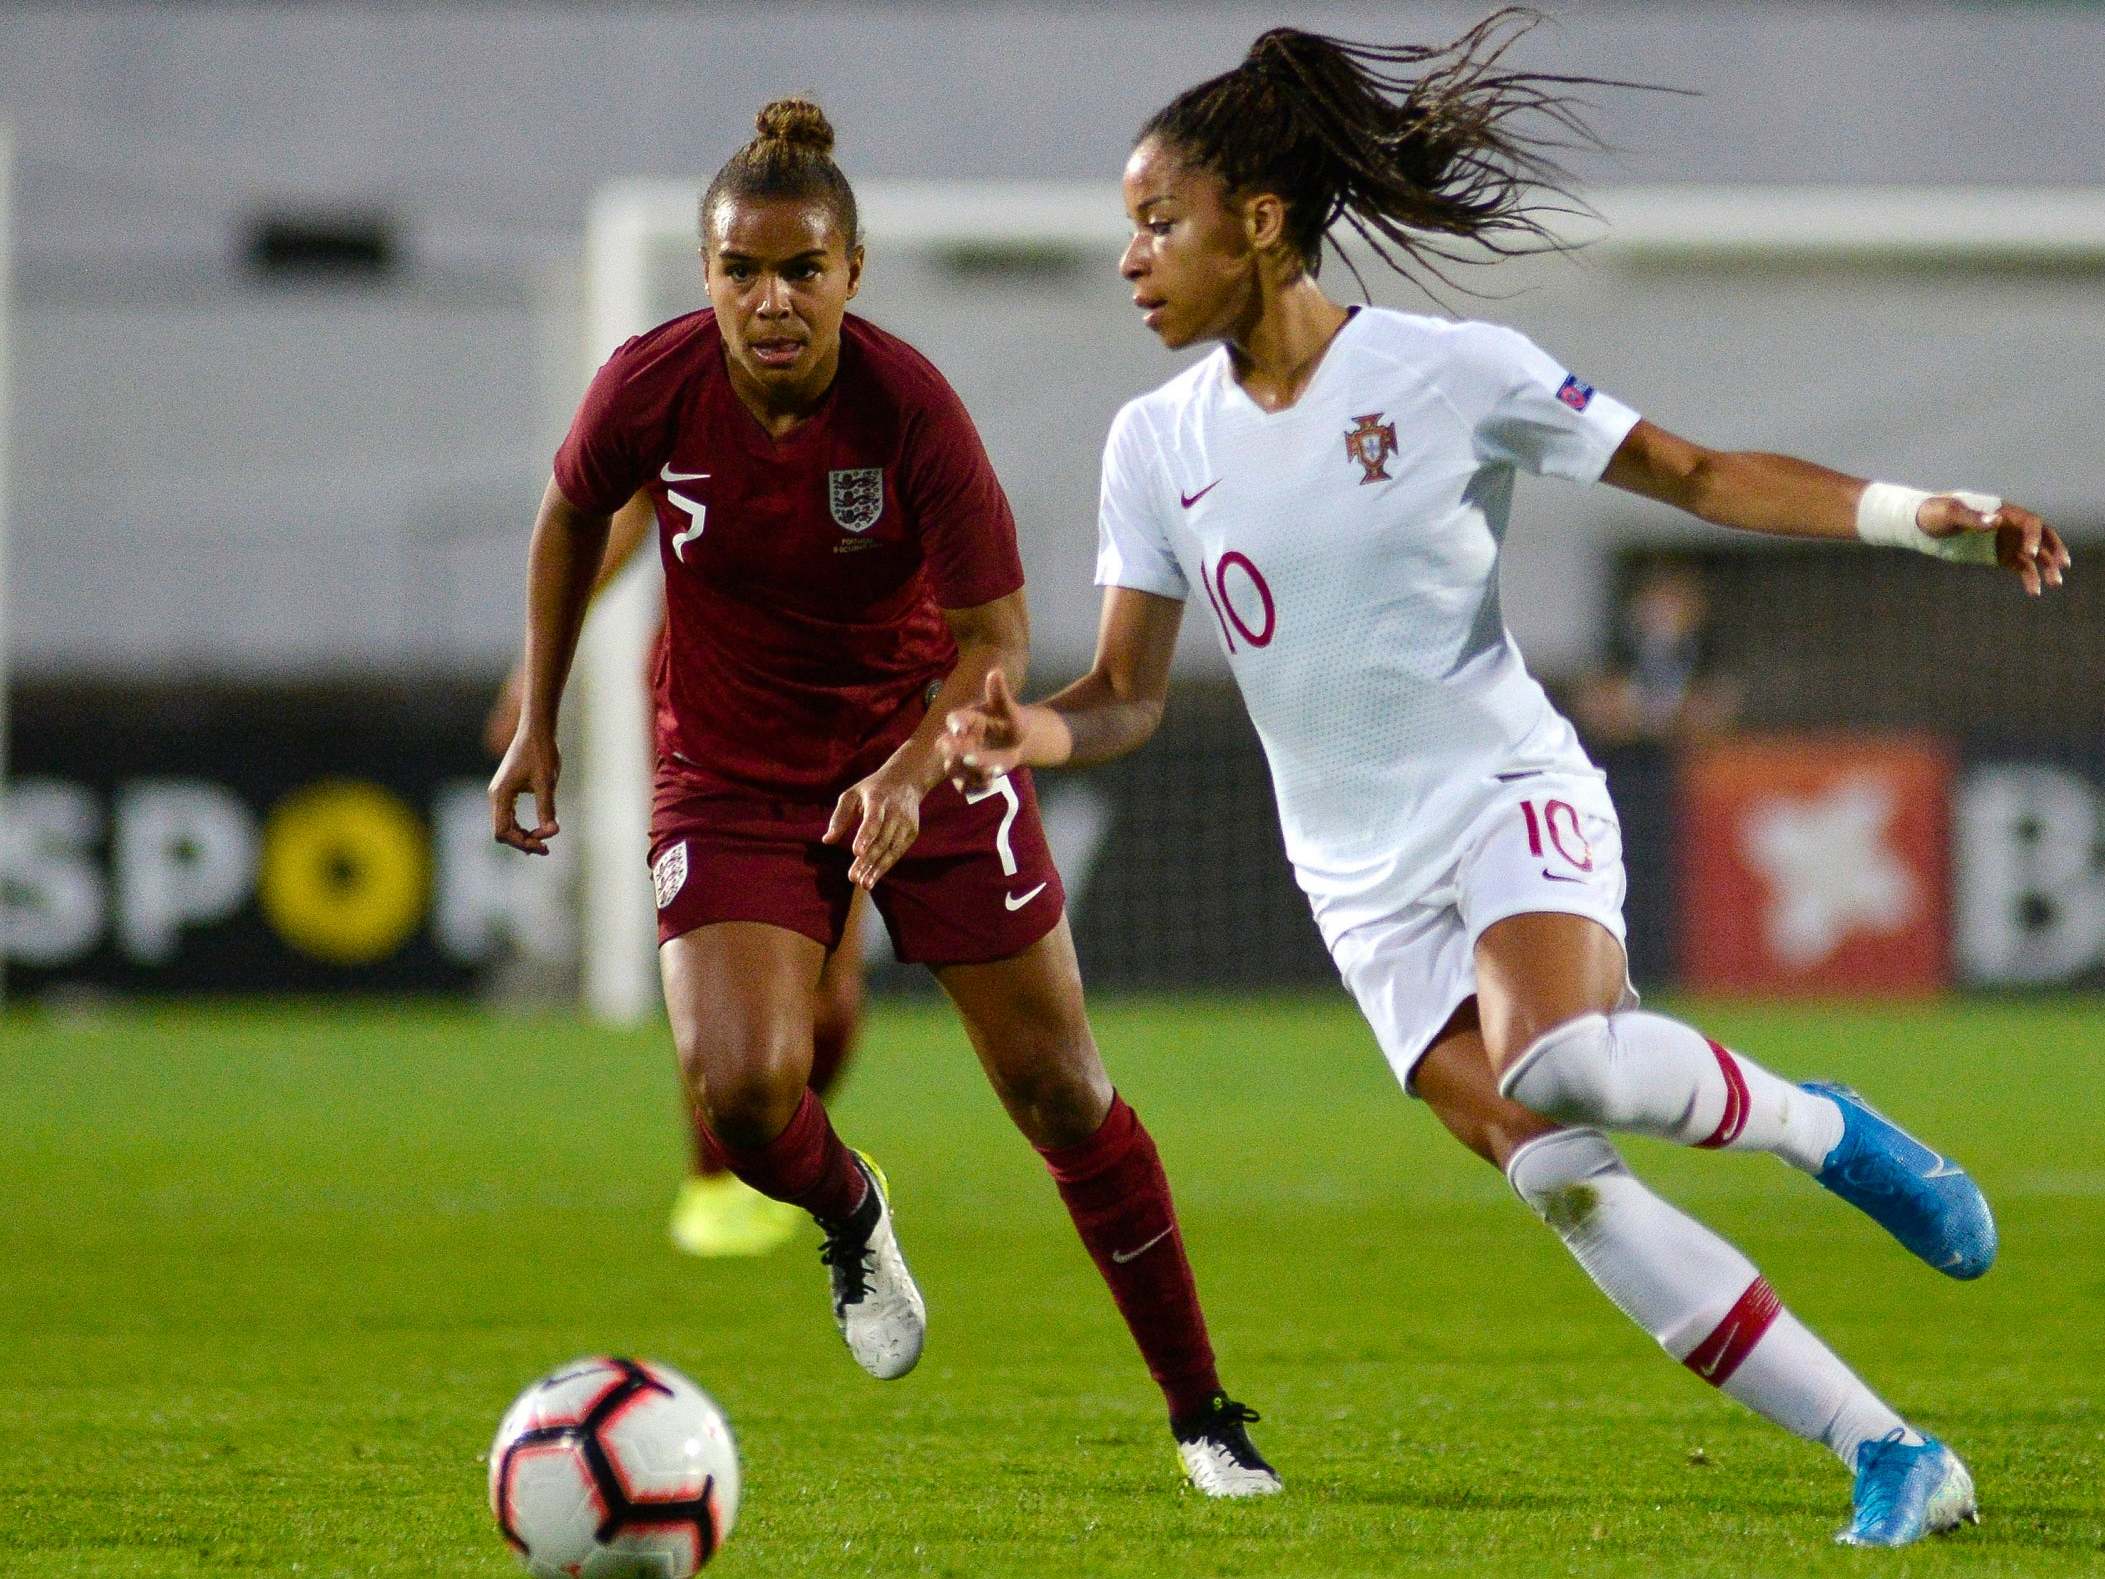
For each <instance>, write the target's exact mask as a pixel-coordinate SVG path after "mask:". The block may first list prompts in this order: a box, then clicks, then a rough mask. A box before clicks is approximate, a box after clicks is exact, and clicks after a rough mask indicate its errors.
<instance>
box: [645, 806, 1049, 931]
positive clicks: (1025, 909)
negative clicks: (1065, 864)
mask: <svg viewBox="0 0 2105 1579" xmlns="http://www.w3.org/2000/svg"><path fill="white" fill-rule="evenodd" d="M833 805H834V803H833V802H832V801H827V802H825V803H824V804H822V805H821V804H813V803H811V802H805V801H781V800H771V799H768V798H767V797H765V796H762V795H759V794H756V793H752V792H745V791H731V790H726V789H724V788H721V787H717V786H708V787H704V786H701V785H698V784H697V783H695V781H693V780H692V779H689V778H687V777H686V776H684V775H682V774H680V773H678V772H677V771H675V772H673V773H667V772H665V771H664V770H663V769H660V771H659V773H658V781H657V786H656V797H655V801H654V804H653V806H652V810H651V848H650V865H651V881H652V885H653V887H654V888H655V890H656V893H657V900H658V941H659V942H660V943H665V942H668V941H670V940H671V939H673V938H676V937H678V936H679V935H680V934H681V933H683V932H692V931H693V930H694V929H695V928H696V927H706V926H711V925H713V924H715V923H717V922H720V921H764V922H767V923H769V924H770V925H773V926H778V927H787V928H788V929H789V930H790V931H792V932H801V933H803V934H804V936H806V937H808V938H811V939H813V940H814V941H816V942H818V943H821V944H823V945H824V946H825V947H826V948H828V949H832V948H835V947H836V946H838V945H839V943H840V940H841V928H842V926H843V925H844V924H845V922H846V920H847V915H848V901H849V899H850V897H851V895H852V885H851V884H850V883H849V881H848V861H849V854H848V849H847V846H846V845H833V844H823V843H821V842H820V838H821V836H822V835H823V834H824V833H825V832H826V824H827V823H828V822H829V821H831V820H832V817H833ZM870 897H871V899H872V900H873V901H874V902H875V903H876V906H877V910H878V913H879V914H880V915H882V916H883V917H884V924H885V929H886V930H887V931H889V932H890V933H891V935H892V948H893V951H894V952H895V953H896V954H897V955H898V956H899V958H900V959H902V960H906V961H909V962H911V963H914V964H921V965H982V964H986V963H987V962H989V961H991V960H998V959H1007V958H1009V957H1010V956H1011V955H1015V954H1020V953H1022V952H1023V951H1024V950H1025V949H1027V948H1029V947H1030V946H1031V945H1032V944H1033V943H1035V942H1037V941H1038V940H1039V939H1040V938H1042V937H1044V936H1045V934H1046V933H1048V932H1050V931H1051V930H1052V929H1053V926H1054V924H1055V923H1057V922H1058V921H1059V919H1060V916H1061V913H1062V911H1063V910H1064V909H1065V907H1066V903H1067V895H1066V891H1065V890H1064V889H1063V888H1062V887H1061V886H1060V874H1059V873H1058V872H1057V871H1055V870H1054V869H1053V863H1052V853H1051V852H1050V851H1049V850H1047V849H1046V847H1045V830H1044V829H1043V828H1042V827H1041V826H1040V825H1039V823H1038V799H1037V796H1036V795H1035V794H1034V793H1033V792H1032V790H1031V778H1030V774H1029V773H1027V772H1020V771H1019V772H1016V773H1012V774H1010V775H1009V776H1008V777H1007V778H1006V779H1003V780H999V781H997V782H996V783H995V784H994V785H992V786H990V787H989V788H987V789H986V790H983V791H981V792H979V793H978V794H976V795H974V796H973V797H971V799H969V800H968V799H967V798H966V797H965V796H963V795H961V794H959V793H958V791H957V789H956V788H955V787H953V786H952V785H951V783H950V782H949V781H948V780H947V779H946V780H944V781H943V782H942V783H940V784H938V785H937V786H936V787H935V788H934V789H932V790H930V791H929V792H928V798H927V799H925V800H924V801H922V802H921V836H920V837H919V838H918V839H916V840H915V841H914V842H913V844H912V846H911V847H910V848H909V849H908V850H907V852H906V854H905V855H904V856H902V857H901V858H900V859H899V862H898V863H897V864H896V865H895V866H893V868H892V869H891V870H890V871H889V872H886V873H885V874H884V876H883V877H881V878H879V879H878V881H877V887H876V888H875V890H873V891H872V893H871V895H870Z"/></svg>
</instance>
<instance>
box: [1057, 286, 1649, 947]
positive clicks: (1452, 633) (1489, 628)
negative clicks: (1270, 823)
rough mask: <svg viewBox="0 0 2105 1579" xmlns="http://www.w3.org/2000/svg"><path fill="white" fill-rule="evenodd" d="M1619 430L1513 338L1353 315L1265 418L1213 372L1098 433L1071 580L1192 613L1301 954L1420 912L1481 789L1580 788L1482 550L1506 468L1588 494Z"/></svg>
mask: <svg viewBox="0 0 2105 1579" xmlns="http://www.w3.org/2000/svg"><path fill="white" fill-rule="evenodd" d="M1636 421H1637V413H1636V412H1634V411H1632V410H1631V409H1630V408H1629V407H1627V406H1625V405H1622V404H1621V403H1620V402H1618V401H1615V400H1612V399H1610V398H1609V397H1608V396H1606V395H1603V394H1598V393H1596V392H1595V391H1594V390H1592V389H1590V388H1589V387H1588V386H1586V385H1585V384H1583V383H1581V382H1579V380H1578V379H1577V378H1576V377H1574V376H1572V375H1571V374H1570V373H1568V372H1567V371H1566V370H1565V369H1564V368H1563V367H1562V366H1560V365H1559V364H1558V363H1556V362H1555V361H1553V360H1552V359H1551V358H1550V357H1549V356H1547V355H1545V354H1544V353H1543V352H1542V351H1541V350H1540V349H1538V348H1537V347H1536V346H1535V345H1534V344H1533V343H1532V342H1531V341H1529V340H1528V339H1527V337H1526V336H1524V335H1522V334H1519V333H1517V332H1515V331H1514V330H1511V329H1505V328H1501V327H1498V326H1497V325H1494V324H1485V323H1450V322H1447V321H1445V320H1442V319H1435V318H1427V317H1419V316H1415V315H1412V314H1406V313H1397V312H1389V311H1384V310H1381V309H1378V308H1361V309H1359V311H1358V312H1357V313H1356V314H1355V316H1354V317H1353V318H1352V320H1351V321H1350V322H1348V323H1347V324H1346V325H1345V326H1344V327H1343V328H1342V329H1340V330H1339V331H1338V334H1337V337H1336V339H1335V340H1333V341H1332V342H1331V345H1330V347H1329V349H1328V350H1327V351H1326V352H1325V353H1324V356H1323V360H1322V362H1321V363H1320V364H1319V365H1318V366H1317V368H1316V371H1315V374H1314V376H1313V377H1312V378H1311V379H1310V381H1309V384H1308V387H1307V389H1306V390H1304V391H1303V392H1302V395H1301V398H1300V399H1299V400H1297V401H1296V402H1295V403H1294V404H1293V405H1292V406H1291V407H1289V408H1288V409H1286V410H1284V411H1279V412H1267V411H1265V410H1263V409H1262V408H1261V407H1259V406H1258V405H1257V404H1256V402H1254V401H1253V400H1251V399H1250V397H1249V395H1248V394H1247V393H1245V392H1244V390H1243V389H1242V387H1241V386H1240V385H1239V384H1237V383H1236V381H1235V378H1234V376H1233V374H1232V372H1231V371H1230V366H1229V360H1228V353H1227V351H1226V349H1225V348H1224V349H1222V350H1220V351H1218V352H1217V353H1215V354H1214V355H1213V356H1210V357H1208V358H1207V359H1206V360H1205V361H1203V362H1201V363H1199V364H1198V365H1197V366H1195V367H1193V368H1191V369H1189V370H1187V371H1186V372H1185V373H1183V374H1181V375H1180V376H1178V377H1177V378H1174V379H1172V380H1170V382H1168V383H1167V384H1164V385H1163V386H1162V387H1161V388H1160V389H1157V390H1155V391H1153V392H1152V393H1150V394H1147V395H1143V396H1141V397H1140V398H1139V399H1138V400H1134V401H1132V402H1130V403H1129V404H1128V405H1127V406H1126V407H1125V409H1124V410H1122V411H1120V412H1119V414H1118V418H1117V420H1116V421H1115V422H1113V424H1112V426H1111V437H1110V441H1109V443H1108V444H1107V445H1106V447H1105V450H1104V477H1103V506H1102V520H1101V528H1100V530H1101V540H1100V546H1099V549H1098V556H1097V572H1096V579H1097V582H1098V584H1099V585H1102V586H1117V587H1132V588H1136V589H1138V590H1140V591H1143V592H1152V593H1156V594H1158V595H1160V596H1163V597H1171V598H1187V597H1188V596H1189V595H1190V592H1191V589H1192V587H1193V586H1194V585H1196V586H1197V587H1198V588H1199V589H1200V600H1199V601H1200V603H1201V604H1202V606H1203V607H1204V609H1205V613H1204V614H1202V615H1201V616H1199V617H1200V618H1203V619H1205V620H1206V621H1207V623H1209V624H1211V625H1213V626H1214V627H1215V634H1216V635H1217V636H1218V637H1219V639H1220V642H1221V645H1222V647H1223V649H1224V650H1225V651H1226V652H1227V655H1228V662H1229V665H1230V667H1231V668H1232V669H1233V670H1234V673H1235V679H1236V683H1237V685H1238V686H1240V687H1241V689H1242V694H1243V701H1244V703H1245V705H1246V706H1248V708H1249V710H1250V717H1251V719H1252V721H1253V722H1254V723H1255V724H1256V726H1257V733H1258V736H1259V738H1260V739H1261V740H1262V741H1263V743H1264V749H1265V755H1266V757H1267V759H1268V760H1269V761H1270V763H1271V770H1272V785H1273V789H1274V791H1275V793H1276V794H1277V796H1278V800H1279V819H1280V823H1281V826H1282V828H1283V829H1284V832H1285V835H1286V850H1287V855H1288V857H1289V858H1290V859H1291V860H1292V861H1293V864H1294V869H1295V872H1296V874H1297V876H1298V877H1299V880H1300V883H1301V887H1302V888H1303V890H1304V891H1306V892H1307V894H1308V895H1309V898H1310V901H1311V903H1312V905H1313V906H1314V909H1315V913H1316V920H1317V922H1318V924H1319V925H1320V926H1321V927H1322V930H1323V933H1324V935H1325V937H1326V939H1328V940H1330V941H1332V942H1335V940H1336V939H1337V937H1338V936H1339V935H1340V934H1342V933H1343V932H1344V931H1345V930H1347V929H1348V928H1350V927H1353V926H1356V925H1359V924H1360V923H1362V922H1366V921H1370V920H1374V919H1377V918H1379V917H1382V916H1386V915H1391V914H1393V913H1395V912H1396V911H1397V910H1399V909H1400V908H1401V907H1403V906H1404V905H1407V904H1410V903H1413V902H1415V901H1417V900H1419V899H1421V898H1422V897H1424V896H1425V893H1426V890H1427V889H1428V888H1429V887H1430V886H1431V885H1432V884H1433V882H1434V881H1435V879H1436V877H1437V875H1438V874H1439V873H1440V872H1441V871H1442V870H1443V869H1444V868H1445V867H1446V866H1447V865H1448V864H1450V863H1451V859H1452V855H1453V850H1454V846H1455V841H1456V840H1458V839H1459V838H1460V837H1461V835H1462V834H1463V832H1464V831H1465V830H1466V829H1467V828H1468V826H1469V824H1470V822H1471V819H1472V818H1473V816H1474V815H1475V813H1476V811H1477V809H1478V808H1480V807H1481V806H1482V805H1483V803H1484V802H1485V800H1486V799H1487V798H1488V797H1490V796H1492V795H1494V794H1496V793H1497V792H1498V791H1499V789H1500V775H1507V776H1508V777H1509V778H1510V777H1514V776H1518V775H1522V774H1527V773H1530V772H1534V771H1558V772H1567V773H1568V772H1580V773H1586V774H1596V775H1597V770H1596V769H1595V768H1594V767H1593V765H1592V764H1591V763H1590V762H1589V761H1588V760H1587V758H1586V754H1585V752H1584V751H1583V750H1582V749H1581V748H1580V746H1579V742H1578V737H1577V736H1576V735H1575V734H1574V733H1573V731H1572V728H1571V726H1570V725H1569V724H1568V723H1566V722H1565V720H1564V719H1563V717H1562V716H1561V715H1559V714H1558V713H1557V711H1556V710H1555V709H1554V708H1553V707H1551V706H1550V703H1549V699H1548V697H1546V696H1545V695H1544V694H1543V691H1542V687H1541V686H1540V685H1538V684H1537V683H1536V682H1535V680H1534V678H1533V677H1532V676H1530V675H1529V673H1528V672H1527V669H1526V667H1525V666H1524V665H1523V664H1522V662H1521V658H1520V651H1519V649H1518V648H1517V647H1516V646H1515V645H1514V643H1513V638H1512V636H1511V635H1510V634H1508V632H1507V630H1506V626H1505V620H1504V618H1503V616H1502V615H1501V613H1500V610H1499V600H1498V552H1499V543H1500V540H1501V539H1502V538H1503V537H1504V535H1505V530H1506V516H1507V512H1508V510H1509V508H1510V506H1511V504H1512V498H1513V474H1514V472H1515V470H1516V469H1525V470H1527V471H1531V472H1537V473H1542V474H1547V475H1553V476H1559V477H1569V478H1573V479H1575V480H1579V481H1586V482H1591V481H1593V480H1595V479H1597V478H1598V477H1599V476H1600V475H1601V472H1602V470H1603V469H1604V468H1605V467H1606V466H1607V464H1608V461H1609V458H1610V457H1611V456H1612V455H1613V454H1614V453H1615V449H1616V446H1617V445H1619V444H1620V443H1621V442H1622V440H1623V437H1624V435H1625V434H1627V433H1628V432H1629V431H1630V428H1631V426H1632V425H1633V424H1634V423H1635V422H1636Z"/></svg>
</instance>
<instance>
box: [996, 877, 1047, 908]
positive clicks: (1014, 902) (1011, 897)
mask: <svg viewBox="0 0 2105 1579" xmlns="http://www.w3.org/2000/svg"><path fill="white" fill-rule="evenodd" d="M1044 892H1045V884H1044V883H1040V884H1039V885H1038V886H1037V887H1036V888H1033V889H1032V890H1031V891H1030V892H1029V893H1027V894H1003V895H1002V896H1001V902H1002V903H1003V904H1005V905H1007V906H1008V907H1009V908H1010V909H1011V910H1021V909H1022V908H1023V907H1024V906H1025V905H1027V904H1029V903H1030V902H1031V901H1032V900H1033V899H1036V898H1037V897H1038V896H1039V895H1040V894H1042V893H1044Z"/></svg>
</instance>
